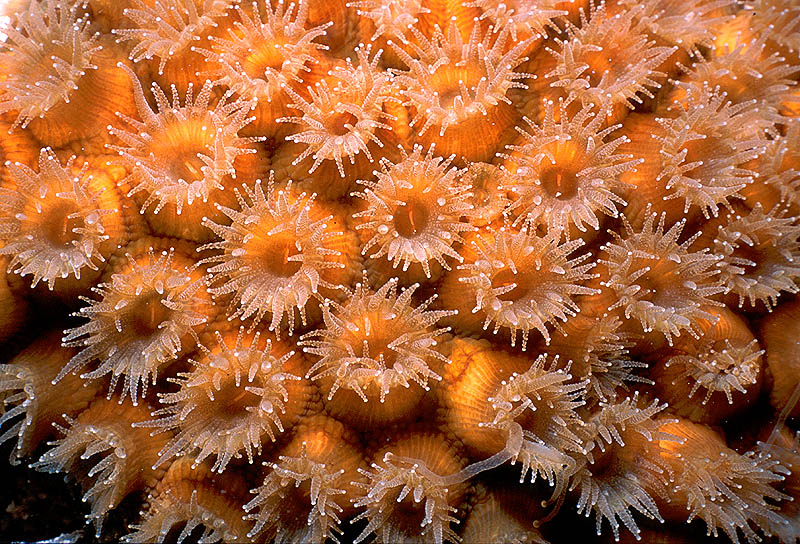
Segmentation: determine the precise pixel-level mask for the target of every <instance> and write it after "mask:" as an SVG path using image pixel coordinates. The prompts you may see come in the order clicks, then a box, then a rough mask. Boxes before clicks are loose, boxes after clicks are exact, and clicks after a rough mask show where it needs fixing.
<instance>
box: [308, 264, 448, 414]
mask: <svg viewBox="0 0 800 544" xmlns="http://www.w3.org/2000/svg"><path fill="white" fill-rule="evenodd" d="M362 281H363V282H364V283H358V284H356V288H355V290H353V291H352V292H351V293H350V295H349V296H348V299H349V301H348V302H347V303H346V304H339V303H337V302H335V301H330V300H328V301H326V303H325V305H324V306H323V308H322V311H323V314H322V316H323V320H324V328H320V329H317V330H316V331H312V332H309V333H307V334H305V335H303V336H302V337H301V338H300V344H299V345H300V346H302V348H303V351H304V352H305V353H309V354H312V355H316V356H317V357H318V359H317V360H316V361H315V362H314V364H313V366H311V368H310V369H309V371H308V374H309V375H310V376H311V377H312V378H313V379H315V380H320V379H323V378H326V377H330V378H331V379H333V384H332V385H331V386H330V387H328V388H327V397H328V399H329V400H330V399H332V398H333V397H334V395H336V393H337V391H338V390H339V389H340V388H343V389H350V390H352V391H354V392H355V393H356V394H358V396H359V397H360V398H361V399H362V400H363V401H364V402H365V403H366V402H367V401H368V400H369V399H370V398H372V399H373V403H374V402H375V401H376V400H377V399H380V401H381V402H383V401H385V400H386V397H387V395H388V394H389V392H390V391H391V390H393V389H395V388H397V387H405V388H408V387H410V386H411V384H412V383H416V384H417V386H419V387H422V388H423V389H427V388H428V387H429V385H428V382H429V381H430V380H441V375H440V374H439V373H437V370H438V369H439V367H440V366H442V364H443V363H446V362H447V358H446V357H445V356H444V355H442V354H441V353H440V352H439V351H437V350H436V349H435V348H436V345H437V340H436V339H437V337H439V336H441V335H442V334H443V333H445V332H447V328H436V324H437V322H438V321H439V319H441V318H442V317H445V316H447V315H451V314H453V313H455V312H453V311H449V310H430V309H428V307H429V306H430V305H431V303H432V302H433V300H434V299H435V297H432V298H431V299H428V300H427V301H425V302H423V303H422V304H419V305H414V304H413V301H412V296H413V295H414V292H415V291H416V290H417V287H418V286H417V285H412V286H411V287H408V288H404V289H402V290H400V292H398V288H397V279H394V278H393V279H391V280H389V281H387V282H386V283H385V284H383V285H382V286H380V287H379V288H378V289H376V290H374V291H373V290H372V289H371V288H370V287H369V285H368V284H367V283H366V277H365V278H364V279H363V280H362Z"/></svg>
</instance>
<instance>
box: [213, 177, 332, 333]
mask: <svg viewBox="0 0 800 544" xmlns="http://www.w3.org/2000/svg"><path fill="white" fill-rule="evenodd" d="M273 180H274V178H273ZM242 189H243V191H244V195H242V194H241V192H239V191H238V190H236V198H237V200H238V201H239V208H240V209H239V210H233V209H230V208H225V207H221V208H220V209H221V210H222V212H223V213H224V214H225V216H226V217H227V218H228V219H229V220H230V222H231V225H230V226H227V225H224V224H217V223H214V222H212V221H210V220H208V219H207V220H206V221H204V224H205V225H206V226H207V227H208V228H210V229H211V230H212V231H214V233H215V234H216V235H217V237H218V238H220V239H221V241H219V242H212V243H210V244H207V245H204V246H202V247H201V248H200V250H222V252H223V253H222V254H220V255H216V256H212V257H208V258H207V259H205V262H208V263H215V264H213V266H211V267H209V269H208V271H209V273H210V274H211V278H212V280H211V281H212V284H213V286H212V287H211V289H210V292H211V293H212V294H213V295H214V296H217V297H219V296H223V295H227V294H229V293H231V294H233V297H234V298H233V307H235V310H233V311H232V312H230V317H231V319H233V318H240V319H245V320H246V319H250V318H253V319H252V323H253V326H256V325H258V323H259V322H260V321H261V319H262V318H263V317H264V315H265V314H267V313H270V314H272V316H271V321H270V325H269V328H270V330H272V331H277V332H280V329H281V327H282V323H283V322H284V320H285V321H286V322H287V328H288V332H289V335H291V334H293V332H294V329H295V311H297V312H298V313H299V315H300V321H301V323H302V325H305V324H306V307H307V306H309V305H310V304H314V303H316V300H315V299H319V298H320V297H321V294H320V289H321V288H323V289H324V288H328V289H333V288H335V287H337V285H335V284H333V283H331V282H329V281H327V278H328V277H329V272H330V270H331V269H336V268H343V267H344V266H345V265H344V263H341V262H339V261H338V260H336V258H337V257H339V256H341V252H339V251H338V250H337V249H335V247H336V245H335V244H334V241H335V239H336V238H337V237H338V236H339V235H341V233H336V232H332V231H331V229H330V228H329V227H328V223H327V222H328V221H331V219H332V218H331V217H330V216H328V217H318V214H316V213H314V212H315V211H316V206H315V204H314V196H312V197H307V196H306V194H305V193H299V194H298V193H296V192H295V191H294V190H293V188H292V187H291V185H290V186H289V187H287V188H286V189H276V188H275V186H274V181H270V183H269V185H268V187H267V191H266V193H265V192H264V189H263V187H262V184H261V183H260V182H256V184H255V186H254V187H253V188H252V189H250V188H249V187H247V186H243V188H242ZM220 281H221V282H222V283H221V284H219V283H220ZM218 284H219V285H218ZM284 317H285V319H284Z"/></svg>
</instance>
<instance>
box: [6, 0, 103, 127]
mask: <svg viewBox="0 0 800 544" xmlns="http://www.w3.org/2000/svg"><path fill="white" fill-rule="evenodd" d="M27 8H28V9H26V10H23V11H22V13H20V14H19V15H18V20H17V26H16V27H9V28H7V29H4V32H5V33H6V34H8V45H7V46H6V49H5V50H4V51H3V52H2V55H0V64H2V66H3V68H4V71H5V73H6V74H7V75H6V76H5V77H3V79H2V80H0V91H2V94H0V112H2V113H7V112H16V113H17V115H16V120H15V122H14V127H16V126H22V127H23V128H24V127H26V126H28V124H29V123H30V122H31V121H32V120H33V119H36V118H41V117H44V116H45V115H46V114H47V113H48V112H49V111H50V110H51V109H53V108H54V107H55V106H56V105H57V104H68V103H69V102H70V98H71V96H72V95H73V93H74V92H75V91H76V90H77V89H78V83H79V82H80V80H81V78H82V77H83V76H85V75H86V72H87V71H91V70H96V69H97V66H96V65H95V64H93V58H94V57H95V56H96V54H97V52H98V51H99V50H100V49H102V46H101V45H100V43H99V36H98V35H96V34H92V33H91V32H90V30H89V24H90V22H89V21H88V20H87V19H86V18H83V17H81V14H80V13H79V11H78V8H77V7H69V6H66V5H62V4H59V3H58V2H46V3H39V2H30V3H29V4H28V6H27Z"/></svg>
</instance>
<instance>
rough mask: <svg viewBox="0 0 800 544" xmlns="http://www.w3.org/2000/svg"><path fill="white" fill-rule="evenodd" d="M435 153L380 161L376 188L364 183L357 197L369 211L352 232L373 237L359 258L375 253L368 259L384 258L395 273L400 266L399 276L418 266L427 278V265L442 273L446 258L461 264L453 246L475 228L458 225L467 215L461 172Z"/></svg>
mask: <svg viewBox="0 0 800 544" xmlns="http://www.w3.org/2000/svg"><path fill="white" fill-rule="evenodd" d="M433 151H434V148H433V146H431V148H430V149H429V150H428V152H427V153H426V154H425V155H423V154H422V148H421V147H420V146H415V147H414V151H413V153H412V154H411V155H406V154H405V152H404V155H405V157H403V160H402V161H401V162H399V163H397V164H392V163H391V162H390V161H386V160H384V161H381V167H382V170H383V171H382V172H379V173H378V180H377V182H375V181H371V180H369V181H362V182H361V183H362V184H363V185H364V186H365V187H364V190H363V191H361V192H358V193H355V196H357V197H359V198H362V199H364V200H365V201H366V203H367V209H366V210H364V211H360V212H358V213H356V214H355V215H354V217H356V218H358V219H361V220H362V221H363V222H362V223H361V224H359V225H357V226H356V229H361V230H364V231H366V232H367V233H368V234H372V237H371V238H370V239H369V240H368V241H367V243H366V244H364V247H363V249H362V254H364V255H366V254H368V253H369V252H370V249H372V248H375V247H377V250H375V251H373V252H371V253H369V257H370V259H380V258H382V257H384V256H385V257H386V259H388V260H390V261H392V266H393V267H394V268H397V267H398V265H400V264H402V265H403V271H406V270H408V267H409V265H411V264H418V265H421V266H422V270H423V271H424V272H425V276H426V277H428V278H430V277H431V269H430V262H431V261H436V262H437V263H439V265H441V266H442V268H444V269H445V270H450V265H449V264H448V263H447V261H446V260H445V257H449V258H451V259H455V260H456V261H457V262H461V261H462V258H461V256H460V255H459V254H458V252H457V251H456V250H455V249H454V247H453V246H454V245H455V244H456V243H458V242H462V241H463V239H462V237H461V233H463V232H467V231H470V230H473V229H474V228H475V227H473V226H472V225H470V224H469V223H465V222H463V221H461V218H462V217H463V216H464V215H466V214H467V213H469V212H470V211H471V209H470V204H469V201H468V199H469V196H470V195H469V192H468V191H469V189H470V187H469V185H466V184H464V183H463V182H462V181H461V174H462V172H460V171H459V170H458V169H456V168H455V167H451V166H450V163H451V161H452V159H453V157H450V158H447V159H443V158H442V157H434V155H433Z"/></svg>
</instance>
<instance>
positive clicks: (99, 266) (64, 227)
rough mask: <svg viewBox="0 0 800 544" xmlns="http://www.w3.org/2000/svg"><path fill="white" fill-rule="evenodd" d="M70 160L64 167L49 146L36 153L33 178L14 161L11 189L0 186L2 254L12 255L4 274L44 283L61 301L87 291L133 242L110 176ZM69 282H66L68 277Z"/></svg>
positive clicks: (72, 159) (30, 172) (32, 283)
mask: <svg viewBox="0 0 800 544" xmlns="http://www.w3.org/2000/svg"><path fill="white" fill-rule="evenodd" d="M74 163H75V157H74V156H73V157H71V158H70V159H69V160H67V161H66V164H63V165H62V163H61V161H59V160H58V158H57V157H56V155H55V153H54V152H53V150H52V149H50V148H43V149H42V150H41V152H40V154H39V161H38V172H37V171H34V170H32V169H30V168H29V167H28V166H26V165H24V164H21V163H16V164H8V165H7V168H8V170H9V172H10V174H11V179H12V180H13V181H14V183H13V185H12V186H13V187H15V189H14V190H10V189H5V188H0V230H2V231H3V232H2V234H0V241H2V242H3V243H4V246H5V247H0V254H6V255H12V256H13V257H12V259H11V262H10V263H9V266H8V269H9V271H13V272H15V273H17V274H19V275H21V276H28V275H31V276H32V280H31V287H36V285H37V284H38V283H39V282H40V281H41V280H43V281H44V282H45V283H47V285H48V288H49V289H50V290H54V289H56V291H57V293H58V294H59V296H64V297H67V298H69V297H71V296H74V295H75V294H76V293H79V292H85V291H86V290H88V288H89V287H90V286H91V285H93V284H94V283H95V282H96V281H97V280H98V278H99V277H100V274H101V272H102V270H103V268H104V267H105V265H106V261H107V259H108V258H109V257H110V256H111V255H112V253H113V252H114V251H115V250H116V249H117V248H118V247H119V246H120V245H122V244H124V243H126V242H127V241H128V239H129V237H130V236H131V230H132V229H131V226H132V225H129V224H127V220H126V219H127V218H126V217H125V216H126V215H127V214H126V213H125V212H124V211H123V210H122V203H121V195H120V194H119V193H118V192H117V189H116V187H115V186H114V179H113V173H112V172H110V171H109V169H106V168H104V167H97V166H95V165H90V164H89V163H84V164H83V165H82V166H81V167H78V165H76V164H74ZM70 276H71V277H70Z"/></svg>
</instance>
